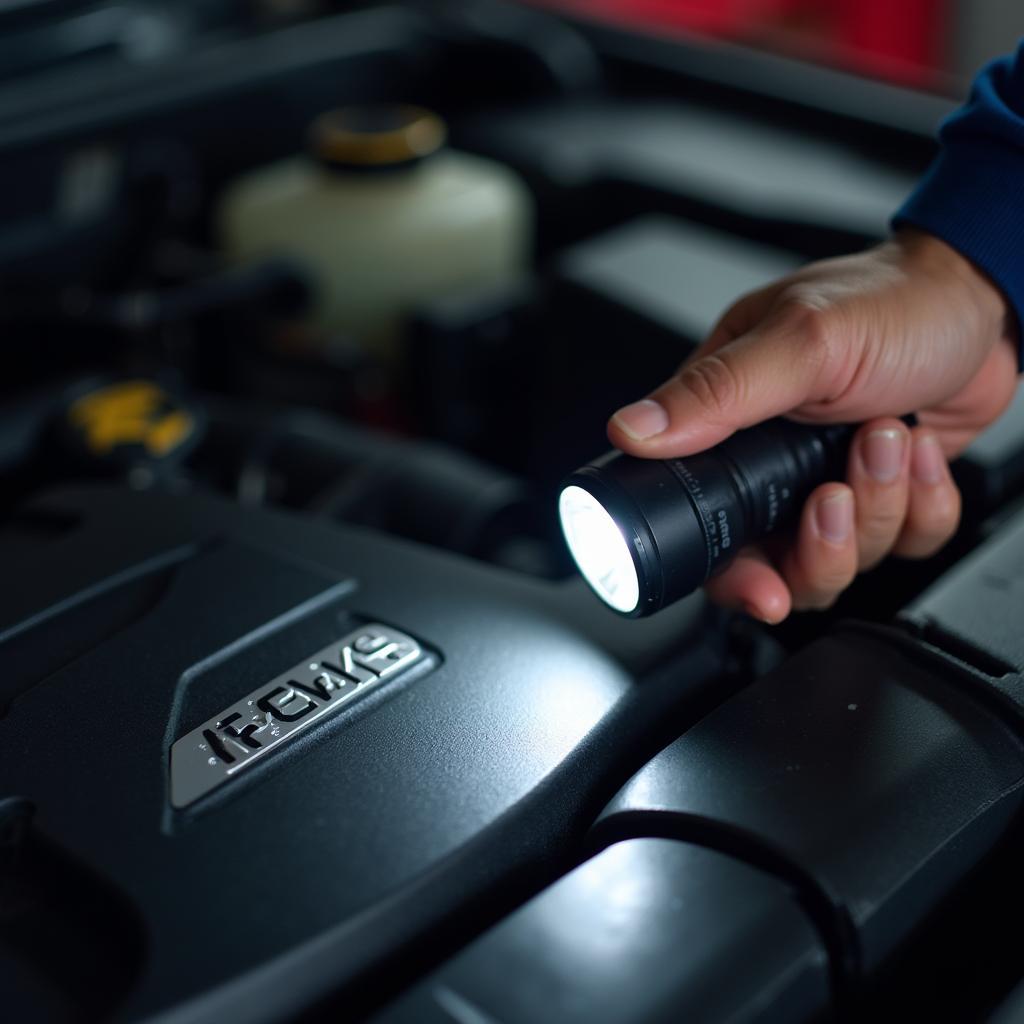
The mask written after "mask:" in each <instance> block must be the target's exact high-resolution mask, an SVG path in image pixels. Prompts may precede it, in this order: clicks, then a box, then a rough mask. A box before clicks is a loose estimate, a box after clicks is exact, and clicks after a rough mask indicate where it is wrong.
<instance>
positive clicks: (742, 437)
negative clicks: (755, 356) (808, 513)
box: [558, 419, 855, 618]
mask: <svg viewBox="0 0 1024 1024" xmlns="http://www.w3.org/2000/svg"><path fill="white" fill-rule="evenodd" d="M854 430H855V427H853V426H848V425H838V426H837V425H829V426H806V425H803V424H799V423H793V422H791V421H790V420H783V419H775V420H769V421H768V422H766V423H762V424H760V425H759V426H757V427H752V428H750V429H748V430H741V431H739V432H738V433H736V434H733V435H732V437H730V438H728V439H727V440H725V441H723V442H722V443H721V444H719V445H717V446H716V447H714V448H711V449H709V450H708V451H706V452H701V453H700V454H698V455H689V456H687V457H686V458H682V459H638V458H634V457H633V456H631V455H625V454H623V453H622V452H618V451H612V452H608V453H607V454H606V455H602V456H601V457H600V458H599V459H595V460H594V461H593V462H591V463H589V464H588V465H586V466H583V467H582V468H581V469H578V470H576V472H575V473H573V474H572V475H571V476H570V477H569V478H568V479H567V480H566V481H565V484H564V485H563V487H562V492H561V495H560V496H559V499H558V515H559V519H560V520H561V524H562V532H563V533H564V534H565V540H566V543H567V544H568V546H569V551H570V553H571V554H572V557H573V559H574V560H575V562H576V565H577V567H578V568H579V570H580V572H581V573H582V574H583V578H584V579H585V580H586V581H587V583H589V584H590V586H591V588H592V589H593V590H594V592H595V593H596V594H597V596H598V597H600V598H601V600H602V601H604V602H605V604H607V605H608V606H609V607H611V608H614V609H615V611H617V612H620V613H621V614H622V615H626V616H629V617H630V618H639V617H640V616H643V615H653V614H654V612H656V611H659V610H660V609H661V608H664V607H666V606H667V605H670V604H672V603H673V602H674V601H678V600H679V599H680V598H681V597H685V596H686V595H687V594H689V593H691V592H692V591H694V590H696V589H697V588H698V587H699V586H701V585H702V584H703V583H704V582H705V581H706V580H707V579H708V578H709V577H710V576H712V575H713V574H714V573H716V572H718V571H719V570H721V569H723V568H724V567H725V566H726V565H728V563H729V562H730V561H731V560H732V557H733V556H734V555H735V554H736V552H737V551H739V550H740V549H741V548H743V547H744V546H745V545H747V544H751V543H753V542H754V541H757V540H758V539H760V538H762V537H766V536H768V535H769V534H771V533H774V532H776V531H777V530H779V529H780V528H782V527H785V526H787V525H789V524H790V523H792V521H793V520H794V519H795V518H796V516H797V514H798V513H799V511H800V509H801V507H802V506H803V503H804V501H805V499H806V498H807V497H808V495H809V494H810V493H811V491H813V490H814V488H815V487H817V486H818V484H820V483H824V482H825V481H826V480H830V479H842V477H843V476H844V475H845V467H846V455H847V451H848V449H849V445H850V439H851V438H852V437H853V432H854Z"/></svg>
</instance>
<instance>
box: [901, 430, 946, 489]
mask: <svg viewBox="0 0 1024 1024" xmlns="http://www.w3.org/2000/svg"><path fill="white" fill-rule="evenodd" d="M910 472H911V473H912V474H913V475H914V479H915V480H917V481H918V482H919V483H922V484H939V483H942V481H943V480H944V479H945V477H946V456H945V455H943V454H942V449H941V448H940V447H939V442H938V441H937V440H936V439H935V438H934V437H933V436H932V435H931V434H925V435H924V436H923V437H918V438H916V439H915V440H914V450H913V451H912V452H911V454H910Z"/></svg>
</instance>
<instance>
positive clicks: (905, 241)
mask: <svg viewBox="0 0 1024 1024" xmlns="http://www.w3.org/2000/svg"><path fill="white" fill-rule="evenodd" d="M892 244H893V245H894V246H896V248H897V249H898V250H899V252H900V254H901V256H902V257H903V259H904V260H906V261H907V262H909V263H910V264H911V265H912V266H913V267H914V269H915V270H917V271H919V272H923V273H925V274H927V275H928V276H929V277H931V278H933V279H934V280H935V281H936V282H937V283H938V284H939V285H940V286H941V287H943V288H951V287H952V288H955V289H957V290H958V291H959V292H960V293H961V296H962V301H966V302H968V303H970V305H971V306H972V307H973V308H974V309H975V311H976V313H977V315H978V318H979V321H980V323H981V324H983V325H984V334H985V335H987V336H988V337H989V338H993V337H994V338H995V339H999V338H1010V336H1011V334H1012V324H1013V317H1012V316H1011V313H1010V304H1009V302H1008V300H1007V298H1006V296H1005V295H1004V294H1003V292H1002V290H1001V289H1000V288H999V286H998V285H997V284H996V283H995V282H994V281H993V280H992V278H990V277H989V276H988V274H986V273H985V272H984V271H983V270H981V269H980V268H979V267H978V266H977V265H976V264H974V263H972V262H971V261H970V260H969V259H967V257H966V256H964V255H963V254H962V253H960V252H958V251H957V250H956V249H954V248H953V247H952V246H951V245H949V244H948V243H947V242H944V241H943V240H942V239H941V238H939V237H937V236H936V235H932V234H929V233H928V232H926V231H921V230H920V229H918V228H913V227H909V226H904V227H901V228H900V229H899V230H898V231H896V233H895V234H894V235H893V238H892ZM1011 340H1012V339H1011Z"/></svg>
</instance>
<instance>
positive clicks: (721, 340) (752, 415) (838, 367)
mask: <svg viewBox="0 0 1024 1024" xmlns="http://www.w3.org/2000/svg"><path fill="white" fill-rule="evenodd" d="M1009 319H1010V317H1009V314H1008V309H1007V305H1006V301H1005V299H1004V298H1003V296H1002V294H1001V293H1000V291H999V290H998V289H997V288H996V287H995V285H994V284H992V282H991V281H990V280H989V279H988V278H987V277H986V276H985V275H984V274H982V273H981V272H980V271H979V270H977V269H976V268H975V267H974V265H973V264H971V263H970V262H968V261H967V260H966V259H964V257H962V256H961V255H960V254H959V253H957V252H956V251H955V250H953V249H952V248H950V247H949V246H947V245H946V244H945V243H944V242H942V241H940V240H939V239H937V238H934V237H932V236H930V235H927V234H924V233H922V232H918V231H912V230H905V231H901V232H899V233H898V234H897V235H896V236H895V237H894V238H893V239H892V240H890V241H889V242H886V243H884V244H883V245H880V246H878V247H877V248H874V249H871V250H868V251H867V252H864V253H860V254H858V255H855V256H845V257H841V258H839V259H831V260H823V261H821V262H818V263H812V264H810V265H809V266H806V267H804V268H803V269H801V270H799V271H797V272H796V273H794V274H791V275H790V276H788V277H785V278H783V279H782V280H780V281H777V282H776V283H774V284H771V285H769V286H768V287H766V288H762V289H760V290H759V291H755V292H752V293H750V294H749V295H747V296H745V297H743V298H741V299H740V300H739V301H738V302H736V303H735V304H734V305H733V306H732V307H731V308H730V309H729V310H727V311H726V313H725V314H724V316H723V317H722V318H721V320H720V321H719V322H718V324H717V326H716V327H715V329H714V330H713V331H712V332H711V335H710V336H709V337H708V339H707V341H705V342H704V344H703V345H702V346H701V347H700V348H699V349H698V350H697V351H696V353H695V354H694V355H693V356H692V357H691V358H690V359H688V360H687V361H686V362H685V363H684V364H683V366H682V368H681V369H680V371H679V373H678V374H677V375H676V376H674V377H673V378H671V379H670V380H668V381H667V382H666V383H664V384H663V385H662V386H661V387H659V388H658V389H657V390H656V391H654V392H653V393H652V394H651V395H650V396H649V397H648V398H646V399H643V400H641V401H640V402H635V403H633V404H632V405H628V406H626V407H625V408H623V409H620V410H619V411H618V412H617V413H616V414H615V415H614V416H613V417H612V418H611V420H610V421H609V424H608V436H609V438H610V439H611V441H612V443H613V444H614V445H616V446H617V447H618V448H621V449H622V450H623V451H626V452H629V453H630V454H631V455H637V456H640V457H644V458H658V459H663V458H676V457H679V456H683V455H691V454H693V453H695V452H699V451H703V450H704V449H706V448H710V447H711V446H712V445H715V444H718V442H720V441H723V440H724V439H725V438H726V437H728V436H729V435H730V434H732V433H733V432H734V431H736V430H739V429H741V428H743V427H748V426H752V425H754V424H756V423H759V422H761V421H762V420H766V419H769V418H770V417H772V416H779V415H785V416H788V417H791V418H792V419H796V420H800V421H803V422H811V423H826V422H828V423H844V422H850V423H853V422H861V421H863V424H862V426H861V427H860V428H859V429H858V431H857V433H856V435H855V437H854V439H853V442H852V444H851V447H850V457H849V463H848V467H847V483H845V484H843V483H826V484H823V485H822V486H820V487H818V488H817V489H816V490H815V491H814V492H813V493H812V494H811V496H810V497H809V498H808V500H807V503H806V505H805V506H804V509H803V513H802V515H801V519H800V523H799V527H798V529H797V534H796V537H795V538H794V539H793V540H792V541H791V542H789V543H787V544H785V545H782V546H778V545H775V544H772V545H770V546H769V547H766V546H757V547H751V548H747V549H746V550H744V551H741V552H740V553H739V554H738V555H737V557H736V559H735V560H734V561H733V562H732V564H731V565H730V566H729V567H728V568H727V569H726V570H725V571H724V572H723V573H721V574H720V575H719V576H716V577H715V578H713V579H712V580H710V581H709V582H708V584H707V591H708V593H709V595H710V596H711V597H712V599H713V600H715V601H717V602H718V603H720V604H723V605H726V606H728V607H736V608H743V609H744V610H746V611H747V612H748V613H749V614H751V615H753V616H754V617H756V618H759V619H761V620H763V621H766V622H772V623H774V622H780V621H781V620H782V619H784V618H785V617H786V616H787V615H788V614H789V612H790V610H791V609H806V608H826V607H828V606H829V605H831V604H832V603H833V601H835V599H836V597H837V596H838V595H839V594H840V593H841V592H842V591H843V590H844V589H845V588H846V587H847V586H848V585H849V584H850V582H851V581H852V580H853V578H854V576H855V575H856V574H857V573H858V572H861V571H864V570H865V569H870V568H871V567H872V566H874V565H876V564H877V563H878V562H879V561H881V559H882V558H884V557H885V556H886V555H887V554H889V553H890V552H892V553H895V554H897V555H902V556H904V557H909V558H925V557H927V556H929V555H931V554H933V553H934V552H935V551H937V550H938V549H939V548H940V547H941V546H942V545H943V544H944V543H945V542H946V541H947V540H949V538H950V537H951V536H952V535H953V533H954V532H955V530H956V526H957V523H958V521H959V517H960V494H959V492H958V491H957V489H956V486H955V485H954V483H953V479H952V476H951V475H950V471H949V464H948V459H949V458H951V457H952V456H954V455H956V454H957V453H958V452H960V451H961V450H962V449H963V448H964V447H966V446H967V445H968V444H969V443H970V441H971V440H972V439H973V438H974V437H975V436H976V435H977V434H978V433H979V432H980V431H981V430H983V429H984V428H985V427H987V426H988V425H989V424H990V423H991V422H992V421H993V420H995V419H996V418H997V417H998V416H999V414H1000V413H1001V412H1002V411H1003V410H1004V409H1005V408H1006V406H1007V405H1008V404H1009V402H1010V400H1011V399H1012V397H1013V393H1014V391H1015V389H1016V385H1017V350H1016V342H1015V339H1014V338H1013V337H1012V336H1011V329H1010V327H1009ZM911 412H914V413H917V417H918V422H919V425H918V426H917V427H915V428H914V429H913V430H910V429H908V428H907V426H906V425H905V424H904V423H902V422H901V421H900V420H899V419H898V418H897V417H898V416H901V415H904V414H906V413H911Z"/></svg>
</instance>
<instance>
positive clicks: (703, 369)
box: [608, 324, 838, 459]
mask: <svg viewBox="0 0 1024 1024" xmlns="http://www.w3.org/2000/svg"><path fill="white" fill-rule="evenodd" d="M819 335H821V337H819ZM827 349H828V346H827V345H825V344H824V337H823V335H822V334H821V332H820V331H817V330H810V329H809V328H808V326H807V325H806V324H805V325H804V326H803V329H801V328H799V327H797V328H796V329H793V328H790V327H788V326H786V327H783V326H781V325H778V324H775V325H772V326H771V327H769V328H766V329H763V330H761V329H756V330H754V331H752V332H750V333H749V334H746V335H744V336H743V337H741V338H737V339H736V341H733V342H729V343H728V344H726V345H723V346H722V347H721V348H718V349H716V350H715V351H713V352H711V353H708V354H705V355H700V356H698V358H696V359H694V360H693V361H692V362H688V363H686V364H685V365H684V366H683V368H682V369H681V370H680V371H679V373H678V374H677V375H676V376H675V377H672V378H671V379H670V380H668V381H666V382H665V383H664V384H662V386H661V387H660V388H658V389H657V390H656V391H654V392H652V394H651V395H650V396H649V397H648V398H645V399H643V400H642V401H639V402H634V403H633V404H632V405H627V406H625V407H624V408H622V409H620V410H619V411H618V412H617V413H615V415H614V416H612V418H611V420H610V421H609V424H608V436H609V438H610V439H611V442H612V444H614V445H615V446H616V447H618V448H621V449H622V450H623V451H626V452H629V453H630V454H632V455H639V456H642V457H648V458H658V459H663V458H675V457H677V456H681V455H692V454H693V453H694V452H699V451H703V450H704V449H705V448H710V447H711V446H712V445H715V444H718V443H719V442H720V441H724V440H725V439H726V438H727V437H728V436H729V435H730V434H732V433H734V432H735V431H737V430H741V429H743V428H744V427H749V426H753V425H754V424H755V423H760V422H761V421H762V420H766V419H770V418H771V417H772V416H780V415H782V414H783V413H787V412H790V411H791V410H793V409H796V408H798V407H799V406H801V405H804V404H805V403H808V402H815V401H821V400H822V399H824V398H826V397H827V396H826V394H825V393H823V388H822V386H821V382H822V380H823V379H824V378H825V377H826V373H825V371H826V369H827V362H828V359H827ZM837 412H838V410H837Z"/></svg>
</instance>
